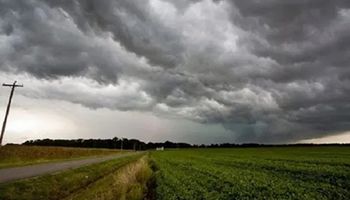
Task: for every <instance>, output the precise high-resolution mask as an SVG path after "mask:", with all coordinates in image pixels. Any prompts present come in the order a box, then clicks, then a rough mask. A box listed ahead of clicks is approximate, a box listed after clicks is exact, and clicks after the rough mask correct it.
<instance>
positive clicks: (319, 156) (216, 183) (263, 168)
mask: <svg viewBox="0 0 350 200" xmlns="http://www.w3.org/2000/svg"><path fill="white" fill-rule="evenodd" d="M151 158H152V160H153V162H154V164H153V165H154V166H153V168H155V170H156V172H155V179H156V187H155V195H156V197H157V199H166V200H172V199H174V200H175V199H350V147H264V148H233V149H182V150H180V149H179V150H176V149H174V150H166V151H154V152H152V153H151Z"/></svg>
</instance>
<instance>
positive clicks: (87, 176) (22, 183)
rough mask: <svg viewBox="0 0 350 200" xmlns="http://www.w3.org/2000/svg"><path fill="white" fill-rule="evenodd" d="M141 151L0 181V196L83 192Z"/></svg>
mask: <svg viewBox="0 0 350 200" xmlns="http://www.w3.org/2000/svg"><path fill="white" fill-rule="evenodd" d="M143 155H144V154H136V155H132V156H127V157H123V158H118V159H115V160H110V161H106V162H102V163H98V164H93V165H89V166H85V167H81V168H78V169H73V170H67V171H63V172H60V173H56V174H50V175H44V176H39V177H36V178H30V179H24V180H19V181H15V182H11V183H5V184H0V199H35V200H40V199H63V198H65V197H68V196H70V195H72V194H73V193H75V192H79V191H83V190H84V189H85V188H86V187H88V186H89V185H90V184H93V183H94V182H96V181H98V180H99V179H101V178H103V177H105V176H108V175H109V174H111V173H114V172H115V171H118V169H120V168H121V167H123V166H125V165H127V164H129V163H132V162H135V161H137V160H138V159H140V158H141V157H142V156H143Z"/></svg>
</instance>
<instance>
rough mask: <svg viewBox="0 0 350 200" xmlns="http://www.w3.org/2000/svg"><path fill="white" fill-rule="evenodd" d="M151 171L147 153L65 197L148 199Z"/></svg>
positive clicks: (122, 199)
mask: <svg viewBox="0 0 350 200" xmlns="http://www.w3.org/2000/svg"><path fill="white" fill-rule="evenodd" d="M152 177H153V172H152V169H151V167H150V165H149V157H148V155H145V156H143V157H142V158H140V159H139V160H137V161H135V162H132V163H129V164H128V165H125V166H124V167H122V168H120V169H119V170H117V171H115V172H114V173H111V174H109V175H107V176H105V177H103V178H101V179H99V180H98V181H96V182H94V183H92V184H90V185H89V186H88V187H87V188H84V190H81V191H79V192H76V193H74V194H72V195H71V196H69V197H67V198H66V199H69V200H80V199H81V200H89V199H104V200H107V199H119V200H141V199H150V195H149V192H150V191H149V190H148V187H147V186H149V183H150V180H152Z"/></svg>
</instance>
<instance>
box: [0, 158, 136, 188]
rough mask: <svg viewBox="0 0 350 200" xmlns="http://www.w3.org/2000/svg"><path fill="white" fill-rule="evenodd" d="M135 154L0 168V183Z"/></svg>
mask: <svg viewBox="0 0 350 200" xmlns="http://www.w3.org/2000/svg"><path fill="white" fill-rule="evenodd" d="M135 154H137V153H123V154H118V155H110V156H103V157H98V158H96V157H95V158H89V159H82V160H74V161H65V162H58V163H47V164H38V165H31V166H25V167H14V168H6V169H0V183H5V182H9V181H13V180H18V179H23V178H30V177H34V176H39V175H43V174H48V173H53V172H57V171H61V170H66V169H75V168H78V167H81V166H84V165H89V164H94V163H100V162H103V161H107V160H112V159H116V158H122V157H126V156H130V155H135Z"/></svg>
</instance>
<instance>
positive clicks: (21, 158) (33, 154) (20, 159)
mask: <svg viewBox="0 0 350 200" xmlns="http://www.w3.org/2000/svg"><path fill="white" fill-rule="evenodd" d="M122 152H124V151H119V150H111V149H92V148H68V147H39V146H24V145H7V146H3V147H0V168H5V167H13V166H22V165H29V164H38V163H45V162H53V161H62V160H72V159H79V158H86V157H91V156H101V155H112V154H117V153H122Z"/></svg>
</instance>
